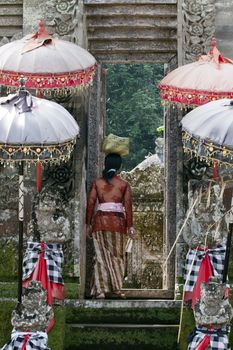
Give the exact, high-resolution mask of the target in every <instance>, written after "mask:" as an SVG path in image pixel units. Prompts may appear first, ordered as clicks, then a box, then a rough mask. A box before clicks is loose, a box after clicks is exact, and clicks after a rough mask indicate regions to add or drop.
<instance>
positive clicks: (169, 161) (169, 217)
mask: <svg viewBox="0 0 233 350" xmlns="http://www.w3.org/2000/svg"><path fill="white" fill-rule="evenodd" d="M177 137H178V135H177V108H176V106H174V107H169V108H168V109H167V111H166V114H165V181H166V191H165V235H166V238H165V242H166V246H165V256H167V254H168V253H169V251H170V249H171V247H172V244H173V243H174V241H175V238H176V214H177V213H176V199H177V197H176V183H177ZM174 259H175V250H174V251H173V254H172V255H171V257H170V259H169V260H168V263H167V269H166V271H164V288H167V289H174V282H175V260H174Z"/></svg>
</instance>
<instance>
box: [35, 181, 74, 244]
mask: <svg viewBox="0 0 233 350" xmlns="http://www.w3.org/2000/svg"><path fill="white" fill-rule="evenodd" d="M67 205H68V202H67V200H66V198H65V196H64V195H63V193H62V192H61V191H58V190H57V189H56V188H54V187H50V186H46V187H44V188H43V190H42V191H41V192H40V193H39V194H37V195H36V197H35V202H34V205H33V213H32V220H31V221H30V224H29V230H30V233H31V235H32V236H33V241H39V242H52V243H62V242H65V241H67V240H69V239H70V231H71V230H70V220H69V218H68V214H67Z"/></svg>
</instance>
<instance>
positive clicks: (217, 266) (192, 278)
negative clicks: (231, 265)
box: [184, 246, 226, 292]
mask: <svg viewBox="0 0 233 350" xmlns="http://www.w3.org/2000/svg"><path fill="white" fill-rule="evenodd" d="M206 254H208V255H209V258H210V262H211V265H212V267H213V272H214V276H216V277H219V278H220V279H222V274H223V269H224V261H225V255H226V247H225V246H221V247H218V248H214V249H208V250H197V251H196V249H189V251H188V253H187V256H186V261H185V274H184V278H185V281H186V284H185V292H192V291H193V288H194V285H195V283H196V281H197V277H198V272H199V269H200V266H201V262H202V260H203V258H204V257H205V255H206ZM193 260H194V262H193ZM192 264H193V265H192ZM191 268H192V270H191V273H190V274H189V271H190V269H191Z"/></svg>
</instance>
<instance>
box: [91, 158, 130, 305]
mask: <svg viewBox="0 0 233 350" xmlns="http://www.w3.org/2000/svg"><path fill="white" fill-rule="evenodd" d="M121 163H122V159H121V156H120V155H119V154H116V153H110V154H108V155H107V156H106V157H105V168H104V170H103V175H102V177H100V178H98V179H97V180H96V181H94V183H93V184H92V187H91V190H90V193H89V196H88V201H87V213H86V224H87V236H90V235H91V236H92V238H93V243H94V250H95V257H94V259H95V261H94V272H93V278H92V286H91V295H92V296H93V297H94V298H97V299H103V298H105V296H106V295H109V294H110V295H115V296H119V297H120V298H124V297H125V295H124V294H123V293H122V290H121V289H122V283H123V277H124V255H125V243H126V239H125V236H126V234H128V236H129V237H130V238H134V237H135V230H134V228H133V220H132V198H131V188H130V185H129V183H128V182H126V181H124V180H122V179H121V178H120V177H119V176H118V175H117V171H118V170H119V169H120V167H121ZM96 204H97V210H96V213H94V211H95V207H96Z"/></svg>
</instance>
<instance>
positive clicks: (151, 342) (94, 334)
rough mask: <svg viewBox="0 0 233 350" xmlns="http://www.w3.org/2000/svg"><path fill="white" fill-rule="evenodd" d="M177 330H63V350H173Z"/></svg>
mask: <svg viewBox="0 0 233 350" xmlns="http://www.w3.org/2000/svg"><path fill="white" fill-rule="evenodd" d="M177 333H178V327H170V328H168V327H164V328H154V327H150V328H138V327H137V328H135V327H134V328H129V327H127V328H126V327H124V328H122V327H121V328H117V327H114V326H113V327H102V328H101V327H97V328H79V327H70V325H69V326H67V327H66V336H65V350H71V349H72V350H81V349H85V350H87V349H88V350H113V349H114V350H115V349H116V350H151V349H156V350H176V349H178V347H177V342H176V339H177Z"/></svg>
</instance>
